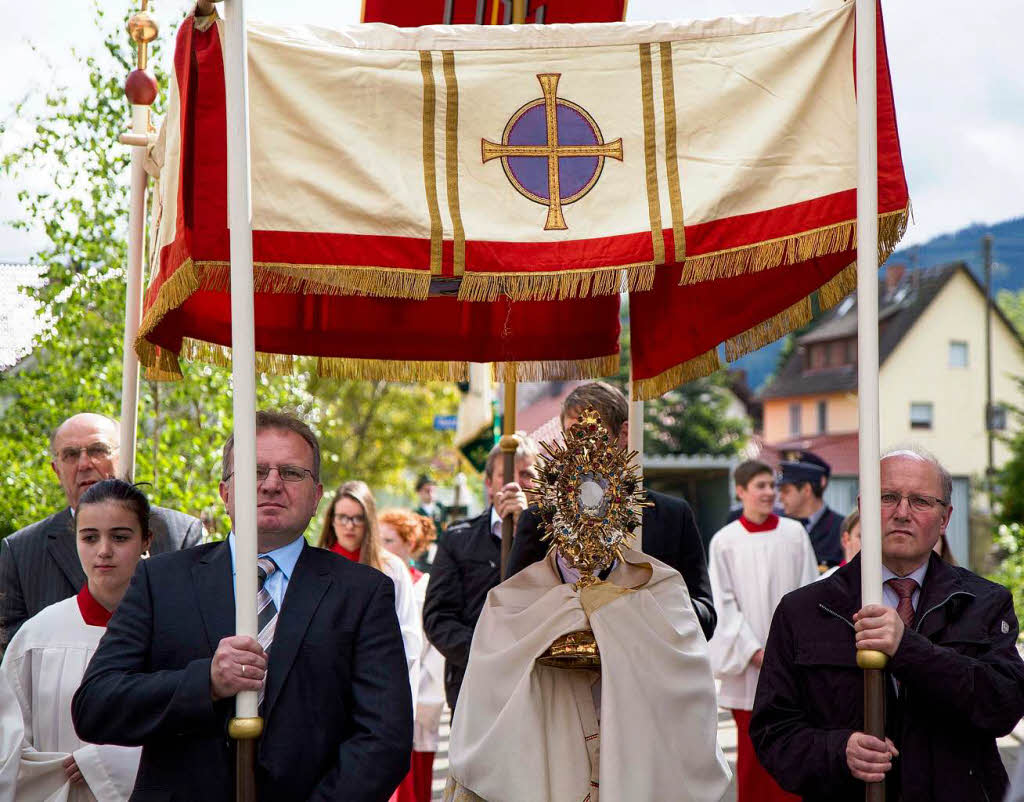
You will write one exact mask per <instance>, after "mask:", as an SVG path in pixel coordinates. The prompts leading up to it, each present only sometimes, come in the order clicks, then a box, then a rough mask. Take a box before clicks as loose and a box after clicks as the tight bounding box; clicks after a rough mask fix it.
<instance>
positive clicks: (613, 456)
mask: <svg viewBox="0 0 1024 802" xmlns="http://www.w3.org/2000/svg"><path fill="white" fill-rule="evenodd" d="M541 445H542V447H543V448H544V450H545V451H546V452H547V453H546V454H541V457H540V460H541V466H540V471H539V478H538V479H537V481H536V482H535V483H534V486H533V488H532V489H531V490H529V491H527V492H528V493H530V495H531V496H532V497H533V499H534V500H535V501H536V502H537V503H538V505H539V506H540V514H541V520H542V525H543V527H544V531H545V534H544V537H543V539H544V540H549V541H550V542H551V543H552V544H553V545H554V546H555V548H557V549H558V551H559V553H560V554H561V555H562V559H563V560H565V562H566V563H568V564H569V565H570V566H571V567H573V568H575V569H576V570H578V571H579V572H580V579H579V581H578V582H576V583H575V584H574V586H573V587H574V588H575V589H577V590H579V589H582V588H585V587H589V586H590V585H593V584H595V583H597V582H599V581H600V580H599V579H598V577H597V574H598V573H599V572H601V571H603V570H605V569H607V568H608V567H610V566H611V564H612V562H613V561H614V560H616V559H621V558H622V550H623V548H626V547H628V546H629V545H630V543H631V542H632V541H633V538H634V537H635V535H634V534H633V530H634V529H636V527H637V526H639V525H640V521H641V514H642V508H643V507H644V506H646V502H645V501H644V498H643V489H642V487H641V478H640V470H639V467H638V466H637V465H636V464H635V462H634V458H635V457H636V452H635V451H627V450H626V449H625V448H619V447H617V446H616V445H615V444H614V443H613V442H611V439H610V437H609V435H608V429H607V428H605V425H604V422H603V421H602V420H601V416H600V415H599V414H598V412H597V410H595V409H594V408H593V407H587V408H586V409H584V410H583V411H582V412H581V413H580V415H579V418H578V419H577V421H576V423H574V424H573V425H572V426H571V427H570V428H569V430H568V431H567V432H566V433H565V444H564V445H559V444H557V443H542V444H541ZM538 662H540V663H541V664H543V665H548V666H555V667H559V668H596V667H598V666H600V664H601V657H600V654H599V653H598V649H597V641H596V640H595V639H594V634H593V633H592V632H591V631H590V630H580V631H578V632H570V633H568V634H566V635H563V636H562V637H560V638H559V639H558V640H556V641H555V642H554V643H553V644H551V646H550V647H548V650H547V651H546V652H545V653H544V654H543V655H542V656H541V657H540V658H538Z"/></svg>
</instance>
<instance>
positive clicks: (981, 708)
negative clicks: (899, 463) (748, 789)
mask: <svg viewBox="0 0 1024 802" xmlns="http://www.w3.org/2000/svg"><path fill="white" fill-rule="evenodd" d="M860 582H861V574H860V557H857V558H855V559H854V560H853V561H851V562H850V564H849V565H846V566H844V567H842V568H840V569H839V570H838V571H836V572H835V573H834V574H833V575H832V576H830V577H828V578H826V579H823V580H821V581H819V582H814V583H812V584H810V585H807V586H805V587H802V588H800V589H799V590H794V591H793V592H792V593H788V594H786V596H784V597H783V599H782V602H781V603H780V604H779V607H778V609H777V610H776V611H775V617H774V619H773V620H772V626H771V631H770V633H769V635H768V643H767V645H766V646H765V655H764V664H763V665H762V667H761V676H760V679H759V681H758V684H757V695H756V697H755V699H754V712H753V718H752V720H751V723H750V737H751V739H752V740H753V743H754V748H755V750H756V751H757V755H758V758H759V759H760V761H761V763H762V764H763V765H764V766H765V768H766V769H768V771H769V772H770V773H771V774H772V776H774V777H775V779H776V780H777V781H778V783H779V785H781V786H782V787H783V788H785V789H786V790H788V791H792V792H793V793H796V794H801V795H802V796H803V797H804V799H805V800H806V801H807V802H816V801H817V800H822V802H824V800H829V802H846V801H847V800H848V801H849V802H861V800H863V799H864V786H863V784H862V783H861V782H859V781H857V780H855V779H853V777H852V776H851V774H850V771H849V768H848V767H847V764H846V753H845V749H846V742H847V741H848V740H849V737H850V735H851V733H853V732H854V731H862V730H863V726H864V708H863V704H864V703H863V684H864V678H863V676H864V675H863V672H862V671H861V670H860V669H858V668H857V665H856V648H855V645H854V643H855V641H854V629H853V623H852V617H853V614H854V613H855V612H857V610H858V609H860V606H861V604H860V598H861V596H860ZM917 611H918V612H917V617H916V622H915V626H914V628H913V629H910V628H908V629H907V630H906V631H905V632H904V634H903V638H902V640H901V641H900V645H899V648H898V649H897V650H896V654H895V655H894V656H893V658H892V659H891V660H890V661H889V666H888V668H887V669H886V682H885V687H886V689H887V693H888V695H889V698H888V699H887V703H886V735H887V736H888V737H889V738H891V739H892V741H893V743H894V744H895V745H896V748H897V749H899V751H900V756H899V757H898V758H896V760H895V761H894V762H893V768H892V769H891V770H890V772H889V776H888V778H887V780H886V785H887V796H886V800H887V802H997V801H998V800H1001V799H1002V798H1003V794H1004V793H1005V792H1006V786H1007V778H1006V771H1005V770H1004V768H1003V764H1002V762H1001V761H1000V758H999V752H998V750H997V748H996V743H995V739H996V738H997V737H999V736H1002V735H1005V734H1007V733H1008V732H1010V731H1011V730H1012V729H1013V727H1014V726H1015V725H1016V724H1017V722H1018V721H1020V719H1021V716H1024V662H1022V661H1021V658H1020V655H1018V653H1017V649H1016V645H1015V644H1016V640H1017V618H1016V616H1015V615H1014V612H1013V600H1012V598H1011V597H1010V594H1009V593H1008V592H1007V590H1006V589H1005V588H1003V587H1002V586H1000V585H996V584H994V583H992V582H989V581H988V580H985V579H982V578H981V577H979V576H977V575H976V574H973V573H971V572H970V571H968V570H966V569H964V568H956V567H953V566H950V565H947V564H946V563H944V562H942V560H940V559H939V558H938V556H937V555H934V554H933V555H932V556H931V557H930V561H929V563H928V573H927V574H926V576H925V581H924V586H923V587H922V588H921V595H920V598H919V600H918V605H917ZM890 676H891V677H895V678H896V679H897V680H898V681H899V683H900V694H899V696H898V697H897V695H896V692H895V689H894V684H893V682H892V681H891V679H890Z"/></svg>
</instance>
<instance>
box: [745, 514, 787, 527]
mask: <svg viewBox="0 0 1024 802" xmlns="http://www.w3.org/2000/svg"><path fill="white" fill-rule="evenodd" d="M740 523H741V524H743V528H744V529H746V530H747V531H748V532H771V531H772V530H773V529H775V528H776V527H777V526H778V525H779V516H778V515H776V514H775V513H774V512H773V513H772V514H771V515H769V516H768V517H767V518H765V519H764V523H759V524H755V523H754V522H753V521H751V520H749V519H748V518H747V516H746V515H741V516H740Z"/></svg>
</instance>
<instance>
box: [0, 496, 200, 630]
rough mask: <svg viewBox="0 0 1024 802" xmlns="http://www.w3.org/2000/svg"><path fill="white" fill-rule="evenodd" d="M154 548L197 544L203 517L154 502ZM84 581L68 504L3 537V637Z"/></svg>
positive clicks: (161, 550) (152, 550) (158, 550)
mask: <svg viewBox="0 0 1024 802" xmlns="http://www.w3.org/2000/svg"><path fill="white" fill-rule="evenodd" d="M149 525H150V529H152V531H153V542H152V543H151V544H150V547H149V553H150V554H153V555H156V554H163V553H165V552H169V551H177V550H178V549H185V548H188V547H189V546H194V545H196V544H197V543H199V541H200V540H201V539H202V537H203V526H202V524H201V523H200V522H199V519H198V518H193V517H192V516H191V515H185V514H184V513H181V512H176V511H175V510H167V509H164V508H163V507H155V506H154V507H152V508H151V515H150V524H149ZM84 584H85V571H83V570H82V564H81V563H80V562H79V561H78V548H77V546H76V545H75V529H74V519H73V518H72V516H71V510H70V509H69V508H68V507H65V508H64V509H63V510H61V511H60V512H58V513H54V514H53V515H51V516H50V517H49V518H44V519H43V520H41V521H36V523H34V524H29V525H28V526H26V527H25V528H24V529H19V530H18V531H17V532H13V533H12V534H10V535H8V536H7V537H6V538H4V540H3V541H2V542H0V630H2V632H3V635H2V637H3V642H4V643H7V642H9V641H10V639H11V638H13V637H14V633H15V632H17V631H18V630H19V629H20V628H21V625H22V624H24V623H25V621H27V620H28V619H29V618H31V617H32V616H34V615H35V614H36V613H38V612H39V611H40V610H42V609H43V608H44V607H49V606H50V605H51V604H56V603H57V602H59V601H63V600H64V599H68V598H70V597H72V596H74V595H75V594H76V593H78V591H80V590H81V589H82V585H84Z"/></svg>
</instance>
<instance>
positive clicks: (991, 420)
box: [981, 234, 995, 512]
mask: <svg viewBox="0 0 1024 802" xmlns="http://www.w3.org/2000/svg"><path fill="white" fill-rule="evenodd" d="M981 248H982V253H983V254H984V256H985V435H986V437H987V438H988V462H987V463H986V466H987V467H986V470H985V484H986V487H987V488H988V508H989V511H990V512H991V510H992V509H993V501H994V499H993V488H992V484H993V480H992V476H993V473H994V472H995V468H994V466H993V464H992V463H993V459H992V445H993V435H994V434H995V433H994V431H993V426H994V424H995V416H994V415H993V411H994V410H993V409H992V235H991V234H986V235H985V236H984V237H982V239H981Z"/></svg>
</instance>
